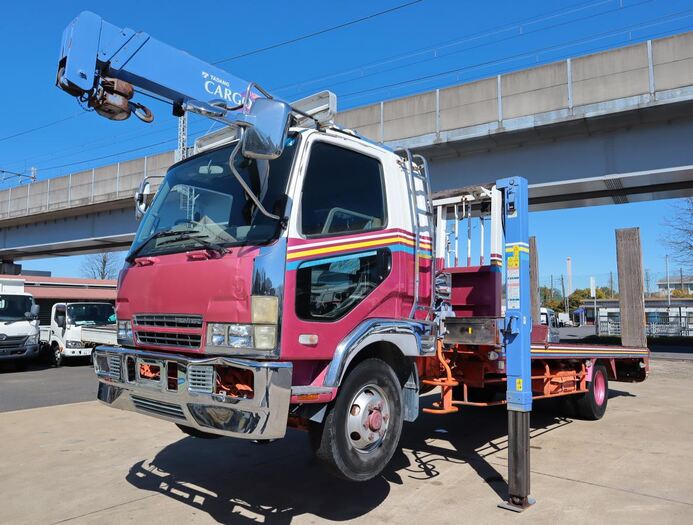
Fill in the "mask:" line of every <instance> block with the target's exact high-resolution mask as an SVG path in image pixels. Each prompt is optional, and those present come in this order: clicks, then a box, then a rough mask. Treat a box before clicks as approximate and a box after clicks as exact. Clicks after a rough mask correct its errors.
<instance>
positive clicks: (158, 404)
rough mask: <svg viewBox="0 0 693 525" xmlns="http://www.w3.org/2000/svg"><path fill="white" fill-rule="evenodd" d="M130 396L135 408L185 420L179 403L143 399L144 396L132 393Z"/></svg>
mask: <svg viewBox="0 0 693 525" xmlns="http://www.w3.org/2000/svg"><path fill="white" fill-rule="evenodd" d="M130 398H131V399H132V403H133V404H134V405H135V408H137V409H138V410H141V411H142V412H148V413H150V414H154V415H159V416H166V417H172V418H175V419H183V420H185V414H184V413H183V409H182V408H181V406H180V405H175V404H173V403H164V402H163V401H156V400H154V399H145V398H144V397H139V396H133V395H131V396H130Z"/></svg>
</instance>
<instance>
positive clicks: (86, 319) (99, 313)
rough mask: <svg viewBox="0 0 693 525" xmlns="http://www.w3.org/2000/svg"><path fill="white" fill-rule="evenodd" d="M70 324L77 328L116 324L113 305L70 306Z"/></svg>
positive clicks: (68, 308)
mask: <svg viewBox="0 0 693 525" xmlns="http://www.w3.org/2000/svg"><path fill="white" fill-rule="evenodd" d="M67 318H68V322H69V324H72V325H75V326H83V325H102V324H115V322H116V315H115V309H114V308H113V305H110V304H104V303H83V304H70V305H68V306H67Z"/></svg>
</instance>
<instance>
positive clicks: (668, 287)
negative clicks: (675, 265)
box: [664, 255, 671, 314]
mask: <svg viewBox="0 0 693 525" xmlns="http://www.w3.org/2000/svg"><path fill="white" fill-rule="evenodd" d="M664 268H665V270H666V274H667V314H669V310H670V309H671V288H670V286H669V256H668V255H665V256H664Z"/></svg>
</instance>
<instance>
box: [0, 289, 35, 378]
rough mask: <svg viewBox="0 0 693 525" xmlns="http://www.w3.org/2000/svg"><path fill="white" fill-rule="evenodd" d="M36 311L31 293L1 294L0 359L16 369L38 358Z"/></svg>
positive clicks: (14, 292) (9, 292)
mask: <svg viewBox="0 0 693 525" xmlns="http://www.w3.org/2000/svg"><path fill="white" fill-rule="evenodd" d="M22 290H23V286H22ZM38 313H39V307H38V305H37V304H35V303H34V298H33V297H32V296H31V294H28V293H25V292H24V291H8V292H4V291H3V292H1V293H0V361H14V362H15V365H16V366H17V368H25V367H26V365H27V363H28V361H29V360H30V359H34V358H36V357H38V355H39V324H38Z"/></svg>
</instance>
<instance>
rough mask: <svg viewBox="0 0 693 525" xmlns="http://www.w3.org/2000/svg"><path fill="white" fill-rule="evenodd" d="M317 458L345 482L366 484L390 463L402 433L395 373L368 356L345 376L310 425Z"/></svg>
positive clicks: (399, 394) (400, 409) (400, 400)
mask: <svg viewBox="0 0 693 525" xmlns="http://www.w3.org/2000/svg"><path fill="white" fill-rule="evenodd" d="M309 433H310V440H311V445H312V447H313V450H314V452H315V455H316V457H317V459H318V460H319V461H320V462H321V463H322V464H323V465H324V466H325V467H326V469H327V470H328V471H330V472H331V473H332V474H334V475H335V476H337V477H340V478H342V479H346V480H349V481H368V480H369V479H372V478H374V477H376V476H377V475H378V474H380V473H381V472H382V471H383V469H384V468H385V467H386V466H387V464H388V463H389V462H390V460H391V459H392V456H393V455H394V453H395V451H396V450H397V446H398V444H399V438H400V436H401V434H402V387H401V385H400V382H399V380H398V379H397V375H396V374H395V372H394V370H393V369H392V368H391V367H390V366H389V365H387V364H386V363H385V362H384V361H382V360H380V359H374V358H369V359H366V360H364V361H362V362H361V363H359V364H358V365H356V366H355V367H354V368H353V370H351V371H350V372H349V374H348V375H347V376H346V378H345V379H344V381H343V382H342V386H341V387H340V388H339V393H338V394H337V398H336V399H335V400H334V401H333V402H332V403H331V404H330V405H329V406H328V409H327V414H326V415H325V419H324V420H323V422H322V423H321V424H317V423H312V424H311V426H310V427H309Z"/></svg>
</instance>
